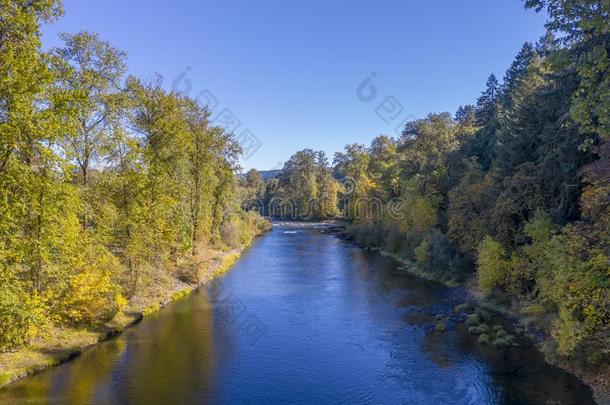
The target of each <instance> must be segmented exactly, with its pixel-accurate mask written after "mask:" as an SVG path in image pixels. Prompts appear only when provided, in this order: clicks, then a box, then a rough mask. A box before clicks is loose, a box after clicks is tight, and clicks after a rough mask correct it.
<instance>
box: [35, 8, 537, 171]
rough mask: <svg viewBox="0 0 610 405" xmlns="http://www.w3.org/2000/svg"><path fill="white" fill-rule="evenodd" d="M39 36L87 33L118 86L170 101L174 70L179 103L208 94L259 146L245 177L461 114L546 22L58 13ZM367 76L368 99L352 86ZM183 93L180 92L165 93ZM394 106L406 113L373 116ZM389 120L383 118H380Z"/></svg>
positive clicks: (518, 15) (424, 14)
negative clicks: (148, 84) (146, 82)
mask: <svg viewBox="0 0 610 405" xmlns="http://www.w3.org/2000/svg"><path fill="white" fill-rule="evenodd" d="M64 6H65V15H64V16H63V17H62V18H61V19H60V20H59V21H58V22H56V23H54V24H52V25H50V26H46V27H45V28H44V31H43V32H44V44H45V46H46V47H49V46H54V45H57V44H58V39H57V33H58V32H60V31H67V32H76V31H79V30H88V31H92V32H97V33H99V34H100V35H101V37H102V38H104V39H106V40H108V41H110V42H111V43H112V44H113V45H114V46H116V47H118V48H121V49H123V50H125V51H127V53H128V55H129V59H128V62H129V70H130V73H133V74H136V75H138V76H140V77H143V78H152V77H153V76H154V74H155V73H159V74H161V75H162V76H163V77H164V78H165V81H164V83H165V84H166V85H167V87H168V88H171V87H172V85H171V83H172V81H173V79H174V78H176V77H177V76H178V75H179V74H180V73H181V72H183V71H185V69H187V68H190V71H188V74H187V75H186V79H188V81H189V82H190V84H191V87H190V88H191V91H190V95H192V96H197V95H198V94H199V93H201V92H202V91H204V90H209V91H210V93H211V94H213V95H214V97H215V98H216V99H217V100H218V106H217V107H216V110H215V113H216V114H219V113H220V112H221V111H222V110H224V109H225V108H228V109H229V110H230V111H231V112H232V113H233V114H234V115H235V116H236V117H237V118H238V119H239V120H240V121H241V126H240V128H238V130H237V132H238V133H240V132H241V131H242V130H244V129H248V130H250V131H251V133H252V134H254V135H255V136H256V137H257V138H258V139H260V141H261V142H262V146H261V147H260V149H258V150H257V151H256V152H255V153H254V154H253V155H252V156H251V157H250V158H249V159H246V160H244V161H243V162H242V166H243V167H244V168H245V169H249V168H251V167H256V168H258V169H272V168H276V167H277V166H278V165H281V162H283V161H285V160H286V159H288V158H289V157H290V155H291V154H292V153H294V152H295V151H297V150H300V149H303V148H306V147H309V148H313V149H321V150H324V151H326V152H327V153H328V154H329V157H332V153H333V152H335V151H337V150H341V149H342V148H343V146H344V145H345V144H347V143H354V142H359V143H366V144H368V143H369V142H370V140H371V139H372V138H373V137H374V136H376V135H378V134H382V133H384V134H389V135H393V134H394V127H395V126H396V124H398V122H399V121H401V120H402V119H403V118H405V117H406V116H408V115H412V116H414V117H418V118H419V117H422V116H425V115H426V114H427V113H429V112H441V111H450V112H454V111H455V110H456V109H457V107H458V106H459V105H461V104H466V103H473V102H474V101H475V100H476V97H477V96H478V94H479V93H480V91H481V90H482V89H483V87H484V84H485V81H486V79H487V76H488V75H489V74H490V73H491V72H494V73H496V75H498V76H499V77H502V76H503V75H504V71H505V70H506V68H507V67H508V65H509V64H510V63H511V61H512V60H513V58H514V56H515V54H516V53H517V52H518V51H519V49H520V47H521V45H522V44H523V42H524V41H536V40H537V39H538V38H539V37H540V36H541V35H542V34H543V32H544V27H543V25H544V22H545V16H544V15H537V14H536V13H534V12H533V11H531V10H524V8H523V2H522V1H521V0H493V1H490V0H463V1H456V0H425V1H424V0H418V1H415V0H410V1H409V0H376V1H372V0H371V1H356V0H340V1H339V0H337V1H332V0H304V1H285V0H283V1H282V0H260V1H252V0H215V1H210V0H191V1H184V0H183V1H168V0H149V1H144V0H137V1H124V0H123V1H118V0H108V1H98V0H95V1H93V0H78V1H77V0H65V2H64ZM371 72H374V73H375V74H376V76H375V78H374V80H373V84H374V86H375V87H376V89H377V96H376V98H375V99H374V100H372V101H371V102H368V103H365V102H363V101H361V100H360V99H359V98H358V97H357V96H356V89H357V87H358V85H359V84H360V83H361V82H362V81H363V79H365V78H366V77H367V76H368V75H369V74H370V73H371ZM177 88H178V89H179V90H181V91H186V89H188V87H187V82H186V81H183V82H180V84H179V85H178V87H177ZM391 95H393V96H394V97H395V100H396V101H398V102H399V103H400V104H401V105H402V106H403V108H404V110H403V111H402V113H401V114H400V115H398V116H397V117H396V118H395V119H394V120H392V118H393V117H394V116H395V115H396V114H394V113H393V112H392V111H398V109H399V108H398V107H396V108H395V109H394V110H392V109H391V108H390V107H389V106H390V105H389V104H385V105H384V106H386V107H387V109H388V111H389V112H388V113H387V114H386V115H385V116H386V119H387V120H388V121H389V123H386V122H384V120H383V119H382V118H380V116H378V115H377V113H376V108H377V106H378V105H379V104H380V103H381V102H382V101H384V99H385V98H386V97H387V96H391ZM388 115H389V116H388Z"/></svg>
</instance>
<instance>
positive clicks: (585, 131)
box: [241, 0, 610, 367]
mask: <svg viewBox="0 0 610 405" xmlns="http://www.w3.org/2000/svg"><path fill="white" fill-rule="evenodd" d="M525 6H526V7H527V8H532V9H535V10H536V11H538V12H541V11H543V10H546V11H548V13H549V16H550V19H549V22H548V24H547V29H548V30H547V34H546V35H545V36H543V37H542V38H540V39H539V40H538V41H537V42H536V43H535V44H532V43H525V44H524V45H523V47H522V49H521V50H520V52H519V53H518V54H517V55H516V57H515V58H514V61H513V62H512V64H511V65H510V66H509V67H508V69H507V71H506V73H505V74H504V77H503V78H502V80H499V79H498V78H497V77H496V76H495V75H494V74H492V75H491V76H489V78H488V80H487V83H486V86H485V89H484V90H483V91H482V93H481V95H480V97H479V98H478V99H477V100H474V103H473V104H468V105H464V106H462V107H460V108H459V109H458V110H457V112H455V113H454V114H451V113H447V112H443V113H431V114H429V115H428V116H427V117H425V118H422V119H417V120H414V121H412V122H408V123H407V124H406V125H405V127H404V129H403V131H402V134H401V136H400V137H398V138H393V137H389V136H386V135H379V136H377V137H376V138H374V139H373V141H372V142H371V144H370V145H369V146H366V145H362V144H350V145H347V146H346V147H345V149H344V150H343V151H342V152H338V153H335V155H334V159H333V161H332V163H330V162H329V159H328V158H327V157H326V156H325V154H324V152H322V151H314V150H311V149H306V150H302V151H300V152H297V153H296V154H294V155H293V156H292V157H291V158H290V159H289V160H288V161H287V162H286V163H285V165H284V167H283V169H282V170H281V172H280V173H279V174H278V175H277V176H276V177H274V178H272V179H270V180H268V181H263V180H262V178H261V176H260V175H259V174H258V173H257V171H256V170H254V169H253V170H251V171H250V172H248V173H247V175H246V176H245V178H244V179H243V180H242V182H243V185H244V189H243V190H245V191H243V195H242V197H241V198H242V200H243V201H244V203H243V207H244V208H245V209H247V210H258V211H259V212H262V213H264V214H265V215H269V216H275V217H284V218H291V219H302V220H303V219H304V220H320V219H330V218H336V217H343V218H344V219H346V220H347V221H348V223H349V227H348V229H347V233H348V234H349V235H350V237H352V238H353V239H355V240H356V241H357V242H359V243H361V244H363V245H365V246H369V247H374V248H378V249H382V250H383V251H385V252H387V253H389V254H391V255H393V256H395V257H399V258H401V259H403V260H405V261H408V262H410V263H413V265H414V266H416V267H417V268H418V270H419V271H421V272H423V273H422V274H423V275H425V276H429V277H432V278H434V279H437V280H440V281H443V282H445V283H447V284H449V285H458V284H460V283H466V285H467V286H468V288H469V289H472V290H475V294H477V295H479V296H481V298H482V299H487V300H488V301H489V302H492V303H493V304H494V305H495V307H496V308H500V309H502V310H504V311H507V312H509V313H510V314H513V315H517V316H519V317H520V319H521V322H522V323H523V324H524V325H525V327H526V328H528V329H530V330H532V331H535V332H536V333H542V334H543V336H544V341H543V344H542V350H543V351H544V353H545V354H546V355H547V356H548V357H549V358H551V359H554V360H555V361H556V362H559V363H561V362H564V361H568V362H570V363H572V364H577V365H580V366H582V367H595V366H607V365H608V362H609V360H610V294H609V291H610V139H609V137H610V75H609V74H608V72H609V68H610V58H609V55H610V24H609V21H610V19H609V11H610V5H609V4H608V2H599V1H559V0H548V1H547V0H528V1H526V2H525Z"/></svg>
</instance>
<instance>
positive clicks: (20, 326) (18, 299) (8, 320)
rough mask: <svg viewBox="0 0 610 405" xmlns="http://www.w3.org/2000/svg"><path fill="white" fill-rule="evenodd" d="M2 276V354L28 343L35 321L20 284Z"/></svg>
mask: <svg viewBox="0 0 610 405" xmlns="http://www.w3.org/2000/svg"><path fill="white" fill-rule="evenodd" d="M0 276H2V277H1V279H0V325H2V331H1V332H0V352H5V351H8V350H12V349H14V348H16V347H19V346H21V345H23V344H25V343H27V341H28V337H29V333H28V332H29V329H30V325H31V323H32V320H33V319H32V312H31V308H30V305H29V300H28V297H27V295H26V294H25V292H24V291H23V290H22V289H21V286H20V285H19V284H18V282H17V281H16V280H15V279H14V278H12V277H7V275H5V274H0Z"/></svg>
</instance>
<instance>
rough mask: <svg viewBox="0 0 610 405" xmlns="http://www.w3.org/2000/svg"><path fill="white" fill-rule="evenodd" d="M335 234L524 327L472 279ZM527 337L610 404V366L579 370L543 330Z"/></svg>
mask: <svg viewBox="0 0 610 405" xmlns="http://www.w3.org/2000/svg"><path fill="white" fill-rule="evenodd" d="M334 234H336V235H337V236H338V237H341V238H342V239H346V240H349V241H351V242H353V243H356V244H357V245H358V246H359V247H361V248H363V249H367V250H369V251H374V252H378V253H379V254H381V255H384V256H387V257H391V258H392V259H393V260H395V261H396V262H398V263H399V264H400V265H401V266H400V268H399V269H400V270H401V271H405V272H408V273H409V274H412V275H414V276H417V277H420V278H423V279H425V280H428V281H433V282H437V283H441V284H444V285H445V286H446V287H448V288H462V289H463V290H464V293H463V294H461V296H462V295H463V296H464V297H465V299H464V304H466V303H468V304H469V305H471V306H473V307H474V308H481V309H484V310H486V311H493V312H495V313H497V314H499V315H501V316H503V317H504V318H506V319H507V320H509V321H510V323H511V324H512V326H513V328H515V329H519V328H522V329H523V328H524V322H523V321H524V319H523V317H522V316H521V315H520V314H519V313H517V312H515V311H512V310H511V309H510V308H508V307H506V306H504V305H502V304H499V303H498V302H496V301H495V300H494V299H493V298H492V299H489V298H486V297H484V295H483V294H482V293H481V292H480V291H479V290H478V288H477V287H476V282H475V280H474V278H470V279H468V280H467V281H465V282H463V283H458V282H454V281H453V280H450V281H446V280H441V279H439V278H438V277H435V276H434V275H433V274H431V273H429V272H426V271H425V270H423V269H420V268H419V267H418V265H417V263H414V262H413V261H410V260H408V259H405V258H403V257H401V256H399V255H396V254H392V253H391V252H387V251H385V250H383V249H381V248H379V247H369V246H366V245H364V244H362V243H360V242H358V241H356V240H355V239H354V238H352V237H351V236H350V235H348V234H346V233H345V232H334ZM524 335H525V336H526V337H527V338H528V339H530V340H531V341H532V342H534V344H535V346H536V347H537V349H538V350H539V351H540V352H541V353H542V354H543V356H544V359H545V361H546V362H547V363H548V364H551V365H553V366H556V367H559V368H561V369H563V370H565V371H567V372H569V373H570V374H572V375H574V376H576V377H577V378H578V379H580V380H581V381H582V382H583V383H584V384H586V385H587V386H589V387H590V389H591V391H592V393H593V396H594V399H595V401H596V402H597V403H599V404H602V405H610V365H609V366H606V367H601V368H599V369H595V370H591V369H585V368H583V367H579V366H578V365H576V364H572V363H570V362H567V361H565V360H562V359H559V358H555V357H552V356H550V355H549V353H548V352H546V351H545V350H544V346H545V339H544V337H545V335H544V333H541V331H539V330H532V331H530V333H524ZM499 350H501V349H499Z"/></svg>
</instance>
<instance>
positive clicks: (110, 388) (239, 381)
mask: <svg viewBox="0 0 610 405" xmlns="http://www.w3.org/2000/svg"><path fill="white" fill-rule="evenodd" d="M459 291H460V290H459V289H448V288H446V287H444V286H442V285H440V284H436V283H432V282H429V281H424V280H421V279H418V278H416V277H414V276H410V275H408V274H405V273H404V272H401V271H399V270H398V265H397V263H396V262H394V261H393V260H392V259H390V258H387V257H384V256H381V255H380V254H377V253H373V252H369V251H366V250H363V249H361V248H359V247H357V246H355V245H353V244H351V243H349V242H345V241H342V240H341V239H339V238H337V237H335V236H332V235H326V234H322V233H320V232H319V230H317V229H313V228H311V227H299V226H289V227H286V226H276V227H274V228H273V230H272V231H271V232H269V233H268V234H266V235H264V236H262V237H261V238H259V239H258V240H257V241H256V242H255V243H254V245H253V246H252V247H251V248H250V249H249V250H248V251H246V252H245V253H244V255H243V256H242V258H241V260H240V261H239V262H238V263H237V264H236V265H235V267H234V268H233V269H232V270H231V271H229V272H228V273H227V274H226V275H225V276H223V277H222V278H221V279H219V280H218V281H216V282H215V283H213V284H212V285H211V286H208V287H206V288H201V289H199V290H197V291H195V292H194V293H193V294H191V295H190V296H189V297H187V298H184V299H181V300H179V301H176V302H174V303H172V304H170V305H168V306H166V307H165V308H163V309H162V310H161V311H160V312H159V313H158V314H156V315H153V316H150V317H147V318H146V319H145V320H143V321H142V322H141V323H140V324H139V325H138V326H136V327H134V328H131V329H129V330H127V331H126V332H125V333H124V334H123V335H121V336H120V337H117V338H115V339H112V340H110V341H107V342H105V343H103V344H101V345H99V346H98V347H96V348H93V349H90V350H87V351H86V352H85V353H84V354H83V355H82V356H80V357H79V358H77V359H75V360H74V361H72V362H69V363H66V364H63V365H61V366H58V367H55V368H53V369H48V370H46V371H44V372H42V373H40V374H37V375H35V376H32V377H29V378H26V379H24V380H22V381H20V382H17V383H15V384H12V385H10V386H9V387H7V388H6V389H5V390H3V391H0V401H1V402H3V403H11V404H19V403H36V404H38V403H41V404H44V403H53V404H79V405H80V404H89V403H92V404H114V403H116V404H132V403H133V404H170V405H178V404H190V403H195V404H199V403H201V404H207V403H212V404H216V403H218V404H220V403H222V404H234V403H261V404H271V403H282V404H291V403H294V404H305V403H308V404H322V403H333V404H358V403H368V404H385V403H391V404H399V403H404V404H503V403H506V404H512V403H515V404H529V403H532V404H536V403H541V404H544V403H561V404H588V403H593V400H592V396H591V392H590V390H589V389H588V388H587V387H586V386H584V385H582V384H581V383H579V381H578V380H577V379H575V378H574V377H572V376H570V375H569V374H567V373H565V372H563V371H561V370H559V369H557V368H555V367H553V366H550V365H548V364H545V363H544V362H543V360H542V357H541V355H540V354H539V353H538V352H537V351H536V350H535V349H534V348H533V347H532V345H531V343H528V342H527V341H526V340H525V339H523V338H521V339H519V347H510V348H507V349H503V350H499V349H495V348H493V347H490V346H486V345H481V344H479V343H478V342H477V340H476V336H473V335H470V334H468V332H467V331H466V330H465V327H464V326H463V325H462V324H459V323H452V322H449V325H448V329H447V331H444V332H437V331H435V324H436V319H435V316H436V315H438V314H445V315H449V314H451V313H452V309H453V307H454V306H455V305H456V304H459V303H460V295H461V294H460V293H459ZM553 401H555V402H553Z"/></svg>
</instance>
